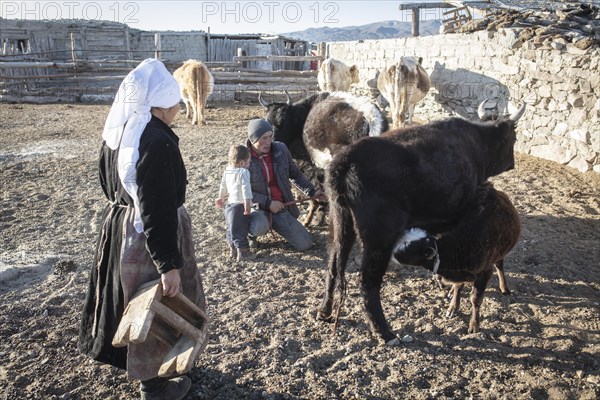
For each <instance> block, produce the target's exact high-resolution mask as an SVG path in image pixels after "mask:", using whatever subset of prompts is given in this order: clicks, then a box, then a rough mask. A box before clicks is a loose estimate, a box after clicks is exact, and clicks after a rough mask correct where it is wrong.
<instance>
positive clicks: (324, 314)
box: [317, 310, 334, 322]
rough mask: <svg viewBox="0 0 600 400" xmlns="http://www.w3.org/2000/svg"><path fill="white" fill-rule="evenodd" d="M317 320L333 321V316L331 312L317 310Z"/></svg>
mask: <svg viewBox="0 0 600 400" xmlns="http://www.w3.org/2000/svg"><path fill="white" fill-rule="evenodd" d="M317 320H319V321H325V322H334V318H333V315H331V313H328V312H325V311H321V310H317Z"/></svg>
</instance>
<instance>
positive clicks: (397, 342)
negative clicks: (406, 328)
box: [385, 337, 401, 347]
mask: <svg viewBox="0 0 600 400" xmlns="http://www.w3.org/2000/svg"><path fill="white" fill-rule="evenodd" d="M400 344H401V342H400V339H398V338H397V337H395V338H393V339H392V340H389V341H387V342H385V345H386V346H389V347H398V346H400Z"/></svg>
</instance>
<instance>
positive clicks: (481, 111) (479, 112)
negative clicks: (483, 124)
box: [477, 99, 488, 119]
mask: <svg viewBox="0 0 600 400" xmlns="http://www.w3.org/2000/svg"><path fill="white" fill-rule="evenodd" d="M487 101H488V99H485V100H483V101H482V102H481V103H480V104H479V107H477V115H478V116H479V119H484V118H485V114H486V112H485V103H487Z"/></svg>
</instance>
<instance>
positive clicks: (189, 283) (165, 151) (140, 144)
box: [79, 59, 206, 400]
mask: <svg viewBox="0 0 600 400" xmlns="http://www.w3.org/2000/svg"><path fill="white" fill-rule="evenodd" d="M179 100H180V91H179V87H178V85H177V82H176V81H175V79H174V78H173V76H172V75H171V74H170V73H169V72H168V71H167V69H166V68H165V66H164V65H163V64H162V63H161V62H160V61H158V60H154V59H147V60H145V61H143V62H142V63H141V64H140V65H138V66H137V67H136V68H135V69H134V70H133V71H131V72H130V73H129V74H128V75H127V76H126V77H125V79H124V80H123V82H122V83H121V85H120V87H119V91H118V92H117V95H116V97H115V100H114V102H113V105H112V108H111V110H110V113H109V114H108V117H107V119H106V123H105V126H104V132H103V135H102V138H103V139H104V141H103V143H102V149H101V152H100V165H99V167H100V184H101V186H102V190H103V191H104V194H105V195H106V198H107V199H108V204H107V206H106V207H105V210H104V213H103V216H102V229H101V232H100V235H99V238H98V242H97V250H96V257H95V264H94V265H93V267H92V270H91V273H90V283H89V287H88V293H87V297H86V303H85V306H84V310H83V315H82V321H81V328H80V334H79V349H80V351H81V352H83V353H84V354H87V355H89V356H90V357H92V358H93V359H95V360H98V361H101V362H104V363H107V364H111V365H113V366H116V367H118V368H121V369H125V370H127V375H128V377H129V378H130V379H139V380H140V381H141V385H140V386H141V387H140V392H141V397H142V399H146V400H150V399H169V400H173V399H181V398H183V397H184V396H185V395H186V393H187V392H188V391H189V389H190V386H191V382H190V380H189V378H187V377H186V376H179V377H173V378H170V379H169V378H159V377H158V370H159V368H160V366H161V364H162V361H163V358H164V356H165V355H166V354H167V353H168V351H169V350H170V347H169V346H167V345H166V344H164V343H162V342H160V341H158V340H156V339H154V338H152V337H150V335H149V336H148V339H146V341H145V342H143V343H140V344H132V343H130V344H129V345H128V346H127V347H119V348H117V347H113V346H112V339H113V336H114V335H115V332H116V330H117V327H118V324H119V321H120V319H121V317H122V315H123V311H124V308H125V306H126V305H127V303H128V301H129V299H130V298H131V296H132V295H133V294H134V293H135V291H136V289H137V288H138V287H139V286H140V285H141V284H144V283H147V282H150V281H152V280H156V279H160V282H161V284H162V289H163V295H164V296H169V297H173V296H175V295H177V293H178V292H179V291H180V290H181V291H182V292H183V293H184V294H185V295H186V296H187V297H188V298H189V299H190V300H192V301H193V302H194V303H196V304H197V305H198V306H199V307H200V308H201V309H203V310H206V304H205V299H204V291H203V288H202V281H201V279H200V275H199V273H198V269H197V265H196V261H195V258H194V245H193V242H192V236H191V222H190V218H189V216H188V214H187V212H186V210H185V208H184V207H183V203H184V201H185V191H186V184H187V180H186V169H185V166H184V163H183V160H182V158H181V153H180V152H179V138H178V137H177V136H176V135H175V133H174V132H173V131H172V130H171V128H170V127H169V125H170V124H171V123H172V122H173V119H174V118H175V116H176V115H177V113H178V111H179ZM204 345H206V343H205V344H204Z"/></svg>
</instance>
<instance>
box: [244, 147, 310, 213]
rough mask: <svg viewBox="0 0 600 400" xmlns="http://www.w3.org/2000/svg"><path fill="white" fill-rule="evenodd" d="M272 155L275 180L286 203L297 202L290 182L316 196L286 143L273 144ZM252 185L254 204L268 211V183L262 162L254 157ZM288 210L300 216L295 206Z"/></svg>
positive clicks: (251, 164) (290, 206) (269, 198)
mask: <svg viewBox="0 0 600 400" xmlns="http://www.w3.org/2000/svg"><path fill="white" fill-rule="evenodd" d="M248 148H250V143H248ZM271 153H272V155H273V158H272V159H273V170H274V171H275V179H276V180H277V185H279V189H281V192H282V193H283V200H284V202H288V201H292V200H295V199H294V195H293V194H292V186H291V184H290V180H291V181H292V183H293V184H294V186H296V187H297V188H298V189H299V190H300V191H302V192H303V193H304V194H306V195H308V196H313V195H314V194H315V192H316V189H315V187H314V185H313V184H312V183H311V182H310V180H309V179H308V178H307V177H306V176H305V175H304V174H303V173H302V171H300V169H299V168H298V166H297V165H296V163H295V162H294V160H293V159H292V155H291V154H290V151H289V150H288V148H287V146H286V145H285V144H284V143H281V142H273V144H272V145H271ZM250 183H251V186H252V202H253V203H256V204H258V206H259V207H260V209H261V210H267V211H268V210H269V205H270V204H271V197H270V195H269V187H268V183H267V180H266V178H265V176H264V174H263V168H262V161H261V160H260V159H258V158H256V157H254V156H252V159H251V161H250ZM287 208H288V210H289V212H290V213H291V214H292V215H293V216H294V217H295V218H298V217H299V216H300V210H299V209H298V206H296V205H295V204H292V205H289V206H287Z"/></svg>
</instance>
